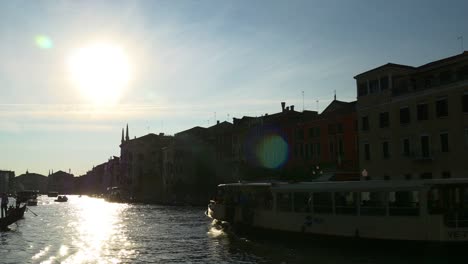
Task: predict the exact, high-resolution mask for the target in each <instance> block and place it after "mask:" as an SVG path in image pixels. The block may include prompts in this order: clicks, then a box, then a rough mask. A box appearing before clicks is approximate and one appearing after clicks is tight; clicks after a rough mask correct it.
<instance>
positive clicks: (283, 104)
mask: <svg viewBox="0 0 468 264" xmlns="http://www.w3.org/2000/svg"><path fill="white" fill-rule="evenodd" d="M285 106H286V102H281V111H282V112H284V107H285Z"/></svg>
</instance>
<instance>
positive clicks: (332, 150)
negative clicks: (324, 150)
mask: <svg viewBox="0 0 468 264" xmlns="http://www.w3.org/2000/svg"><path fill="white" fill-rule="evenodd" d="M329 147H330V158H333V157H335V147H334V146H333V141H330V143H329Z"/></svg>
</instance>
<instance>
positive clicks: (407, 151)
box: [403, 138, 410, 157]
mask: <svg viewBox="0 0 468 264" xmlns="http://www.w3.org/2000/svg"><path fill="white" fill-rule="evenodd" d="M403 156H405V157H409V156H410V141H409V139H408V138H405V139H403Z"/></svg>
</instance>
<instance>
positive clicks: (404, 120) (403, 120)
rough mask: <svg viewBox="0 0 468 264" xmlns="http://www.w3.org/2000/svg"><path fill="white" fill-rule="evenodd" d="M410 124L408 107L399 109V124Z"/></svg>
mask: <svg viewBox="0 0 468 264" xmlns="http://www.w3.org/2000/svg"><path fill="white" fill-rule="evenodd" d="M409 122H410V109H409V107H403V108H400V124H408V123H409Z"/></svg>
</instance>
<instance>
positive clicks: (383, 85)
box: [380, 76, 388, 90]
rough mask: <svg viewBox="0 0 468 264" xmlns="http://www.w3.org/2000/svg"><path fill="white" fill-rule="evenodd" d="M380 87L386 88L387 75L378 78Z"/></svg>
mask: <svg viewBox="0 0 468 264" xmlns="http://www.w3.org/2000/svg"><path fill="white" fill-rule="evenodd" d="M380 89H381V90H387V89H388V76H384V77H382V78H380Z"/></svg>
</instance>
